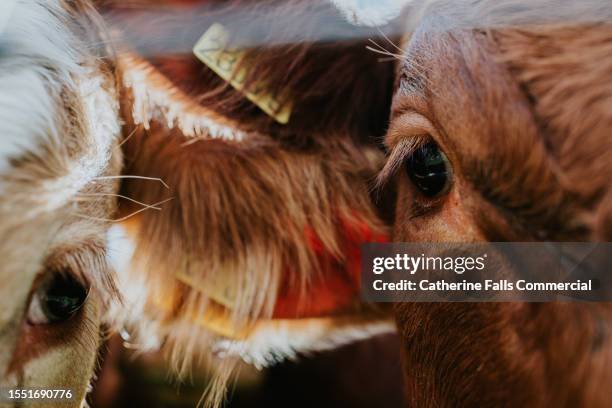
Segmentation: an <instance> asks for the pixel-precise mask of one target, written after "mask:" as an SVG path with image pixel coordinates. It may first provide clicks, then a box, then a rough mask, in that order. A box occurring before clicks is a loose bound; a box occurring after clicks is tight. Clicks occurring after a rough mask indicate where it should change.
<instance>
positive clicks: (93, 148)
mask: <svg viewBox="0 0 612 408" xmlns="http://www.w3.org/2000/svg"><path fill="white" fill-rule="evenodd" d="M76 82H77V92H78V93H79V95H80V97H81V100H82V101H83V107H84V113H85V117H84V118H82V121H84V123H85V124H86V135H84V137H87V138H89V139H90V140H89V142H88V143H87V148H86V149H85V150H84V151H83V152H82V154H81V156H80V157H78V158H77V159H76V160H74V161H72V162H70V164H69V168H68V169H67V172H66V175H65V176H64V177H61V178H59V179H56V180H53V181H51V182H49V183H48V184H47V185H46V186H45V187H46V188H45V190H46V191H47V194H45V195H44V196H45V203H46V205H45V208H46V210H53V209H55V208H57V207H59V206H61V205H63V204H65V203H66V202H67V201H68V200H70V199H71V198H72V197H74V195H75V194H76V193H78V192H79V191H80V190H81V189H82V188H83V187H85V186H86V185H87V184H89V183H91V182H92V180H94V179H95V178H96V177H97V176H100V175H101V174H102V173H103V171H104V170H105V169H106V167H107V165H108V162H109V160H110V157H111V147H112V145H113V142H114V141H115V140H116V138H117V137H118V136H119V132H120V129H121V125H120V122H119V117H118V110H119V105H118V102H117V100H116V99H115V98H114V97H113V96H112V95H111V94H110V93H109V91H108V90H106V89H105V87H104V78H103V77H102V76H101V75H100V74H98V73H96V71H95V70H93V69H86V70H83V74H82V75H80V76H79V77H78V78H77V79H76Z"/></svg>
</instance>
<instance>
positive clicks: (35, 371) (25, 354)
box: [15, 293, 101, 407]
mask: <svg viewBox="0 0 612 408" xmlns="http://www.w3.org/2000/svg"><path fill="white" fill-rule="evenodd" d="M92 295H93V293H92ZM100 314H101V307H100V304H99V300H98V299H96V297H95V296H90V298H89V299H88V301H87V303H86V304H85V305H84V306H83V309H81V311H80V313H79V315H78V316H75V317H74V318H73V319H72V320H74V321H72V322H70V324H68V325H66V326H65V327H64V329H63V330H62V333H52V334H50V335H49V336H47V338H40V339H36V338H30V339H28V340H27V341H24V345H25V344H28V343H29V347H30V348H31V349H30V350H23V349H20V350H19V354H20V355H21V356H22V358H23V359H24V360H27V361H26V362H25V364H24V365H23V366H22V367H21V370H16V371H17V372H16V373H15V374H16V375H17V376H21V377H22V379H21V384H22V385H20V387H21V388H27V387H37V388H38V387H39V388H44V389H66V390H68V389H69V390H71V392H72V398H71V399H70V400H64V401H60V400H57V401H53V406H54V407H80V406H81V402H82V401H83V399H84V398H85V396H86V392H87V389H88V386H89V383H90V380H91V378H92V376H93V373H94V371H95V364H96V359H97V353H98V347H99V344H100V338H101V336H100V332H99V325H100ZM26 336H36V334H35V333H34V334H33V333H29V334H27V335H26ZM34 341H38V344H33V342H34ZM30 342H32V343H30ZM30 405H31V406H33V407H34V406H38V407H39V406H41V402H40V401H39V402H28V403H26V404H25V406H30ZM43 405H44V404H43Z"/></svg>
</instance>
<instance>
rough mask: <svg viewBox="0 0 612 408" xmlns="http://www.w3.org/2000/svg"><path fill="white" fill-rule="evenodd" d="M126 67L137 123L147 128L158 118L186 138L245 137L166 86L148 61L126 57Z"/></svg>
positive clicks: (238, 138) (170, 86) (174, 88)
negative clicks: (176, 129) (178, 130)
mask: <svg viewBox="0 0 612 408" xmlns="http://www.w3.org/2000/svg"><path fill="white" fill-rule="evenodd" d="M123 65H124V67H123V82H124V85H125V86H126V87H127V88H130V89H131V90H132V96H133V98H134V100H133V110H132V116H133V119H134V122H136V124H142V125H143V126H144V128H145V129H148V128H149V123H150V122H151V120H153V119H155V120H158V121H160V122H161V123H163V124H165V125H166V126H167V127H168V128H169V129H172V128H174V127H176V128H178V129H180V130H181V132H182V133H183V134H184V135H185V136H192V137H208V138H220V139H225V140H242V139H244V138H245V136H246V135H245V134H244V132H242V131H240V130H238V129H236V128H235V127H232V126H229V125H226V124H223V123H221V122H220V121H218V120H216V119H215V118H213V117H212V112H210V113H208V112H206V111H205V109H204V108H202V107H200V106H198V105H195V104H194V103H193V102H191V101H190V100H189V97H188V96H186V95H184V94H183V93H182V92H181V91H180V90H179V89H177V88H176V87H175V86H172V85H171V84H169V83H166V80H165V79H164V78H163V77H162V76H161V75H160V74H158V73H156V72H155V71H154V69H153V68H152V67H151V66H149V65H148V64H147V63H146V62H144V61H137V60H135V59H134V58H131V57H124V62H123ZM152 77H154V78H152ZM154 82H156V83H157V85H154V84H153V83H154Z"/></svg>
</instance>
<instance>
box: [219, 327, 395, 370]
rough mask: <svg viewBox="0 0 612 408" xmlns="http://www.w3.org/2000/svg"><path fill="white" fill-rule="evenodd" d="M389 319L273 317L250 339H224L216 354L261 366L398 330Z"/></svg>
mask: <svg viewBox="0 0 612 408" xmlns="http://www.w3.org/2000/svg"><path fill="white" fill-rule="evenodd" d="M395 331H396V327H395V324H394V323H393V322H392V321H389V320H378V321H365V322H355V321H346V322H343V321H339V320H335V319H333V318H318V319H300V320H272V321H269V322H260V323H259V324H258V325H257V327H256V328H255V330H254V332H253V333H252V334H251V335H250V336H249V337H248V339H246V340H230V339H224V340H220V341H218V342H217V343H216V344H215V350H214V352H215V354H216V355H217V356H219V357H221V358H224V357H240V358H241V359H242V360H243V361H244V362H246V363H248V364H252V365H253V366H255V367H256V368H258V369H261V368H264V367H268V366H271V365H274V364H277V363H279V362H281V361H284V360H295V359H297V358H298V357H299V356H300V355H308V354H310V353H313V352H318V351H325V350H333V349H335V348H338V347H340V346H343V345H346V344H349V343H353V342H356V341H359V340H365V339H368V338H370V337H374V336H378V335H381V334H387V333H394V332H395Z"/></svg>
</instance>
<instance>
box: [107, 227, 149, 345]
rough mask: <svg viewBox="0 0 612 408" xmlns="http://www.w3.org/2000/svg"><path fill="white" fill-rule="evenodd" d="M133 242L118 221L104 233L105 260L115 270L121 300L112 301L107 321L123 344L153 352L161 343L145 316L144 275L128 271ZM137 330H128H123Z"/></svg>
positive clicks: (132, 253) (146, 288)
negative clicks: (105, 238)
mask: <svg viewBox="0 0 612 408" xmlns="http://www.w3.org/2000/svg"><path fill="white" fill-rule="evenodd" d="M134 249H135V242H134V241H133V240H132V239H131V238H130V236H129V234H128V233H127V231H126V230H125V228H124V227H123V226H122V225H121V224H115V225H113V226H111V227H110V229H109V230H108V232H107V259H108V261H109V265H111V266H112V268H113V269H114V270H115V271H116V273H117V278H118V279H117V288H118V289H119V292H120V293H121V298H122V301H121V302H114V303H111V305H110V308H109V310H107V312H106V316H105V319H106V323H107V324H109V325H110V326H111V327H112V328H114V329H116V330H118V331H119V332H120V335H121V337H122V339H123V340H124V346H125V347H127V348H135V349H138V350H139V351H154V350H158V349H159V348H160V346H161V341H160V339H159V336H158V334H157V333H158V332H159V328H158V327H157V323H156V322H153V321H148V320H147V319H146V317H145V316H146V313H145V307H146V302H147V297H148V286H147V282H146V274H142V273H141V274H138V273H131V272H133V271H132V270H131V261H132V256H133V255H134ZM127 327H129V328H131V329H135V330H138V332H137V333H130V332H128V330H127V329H126V328H127Z"/></svg>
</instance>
